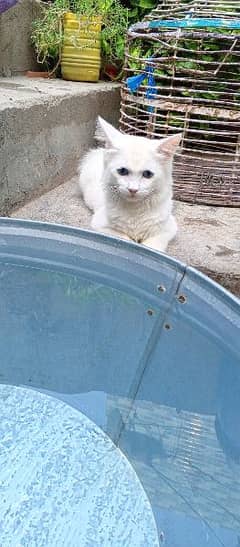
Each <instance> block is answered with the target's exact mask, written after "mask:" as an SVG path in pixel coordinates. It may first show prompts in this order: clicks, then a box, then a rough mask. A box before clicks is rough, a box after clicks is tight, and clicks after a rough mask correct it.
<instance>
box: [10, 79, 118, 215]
mask: <svg viewBox="0 0 240 547" xmlns="http://www.w3.org/2000/svg"><path fill="white" fill-rule="evenodd" d="M118 112H119V86H118V85H117V84H112V83H106V82H99V83H97V84H87V83H78V82H76V83H74V82H65V81H63V80H45V79H41V78H40V79H35V78H34V79H29V78H27V77H18V78H0V144H1V146H0V214H6V213H8V212H9V210H10V208H11V207H12V206H15V205H16V204H19V203H23V202H24V201H26V198H28V199H29V197H33V196H36V195H40V194H41V193H43V192H44V191H45V190H49V189H50V188H53V187H54V186H57V185H58V184H60V183H62V182H63V181H65V180H67V179H68V178H70V177H71V176H72V175H73V174H74V172H75V171H76V165H77V160H78V159H79V158H80V157H81V156H82V154H83V153H84V151H85V150H86V149H87V148H88V147H89V146H90V145H91V143H92V139H93V134H94V127H95V123H96V117H97V115H98V114H101V115H102V116H104V117H105V118H106V119H107V120H109V121H110V122H112V123H117V120H118Z"/></svg>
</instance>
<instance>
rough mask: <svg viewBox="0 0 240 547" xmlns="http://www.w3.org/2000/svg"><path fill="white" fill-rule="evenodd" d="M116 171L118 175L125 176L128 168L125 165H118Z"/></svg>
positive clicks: (127, 173)
mask: <svg viewBox="0 0 240 547" xmlns="http://www.w3.org/2000/svg"><path fill="white" fill-rule="evenodd" d="M117 172H118V174H119V175H121V177H126V176H127V175H129V170H128V169H127V168H126V167H119V169H117Z"/></svg>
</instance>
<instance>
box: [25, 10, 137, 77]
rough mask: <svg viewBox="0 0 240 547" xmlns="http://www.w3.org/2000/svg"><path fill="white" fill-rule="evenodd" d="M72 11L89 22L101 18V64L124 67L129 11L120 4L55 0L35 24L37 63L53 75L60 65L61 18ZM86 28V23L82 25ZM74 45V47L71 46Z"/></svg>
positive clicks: (34, 38) (34, 36) (34, 39)
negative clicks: (96, 16) (93, 18)
mask: <svg viewBox="0 0 240 547" xmlns="http://www.w3.org/2000/svg"><path fill="white" fill-rule="evenodd" d="M69 11H71V12H72V13H74V14H76V15H78V16H79V17H81V16H84V17H86V18H87V20H91V18H92V17H94V16H95V15H99V16H101V17H102V32H101V51H102V64H103V66H104V65H106V64H107V63H109V64H116V65H118V66H119V67H121V65H122V64H123V59H124V47H125V36H126V31H127V28H128V10H127V9H126V8H124V7H123V5H122V4H121V2H120V0H54V1H53V3H52V4H50V5H48V6H45V7H44V8H43V14H42V17H40V18H39V19H37V20H36V21H34V23H33V29H32V42H33V44H34V47H35V49H36V53H37V59H38V62H40V63H42V64H44V66H46V68H47V69H48V70H52V71H54V70H55V68H56V66H58V64H59V62H60V52H61V47H62V44H63V26H62V19H63V15H64V14H65V13H67V12H69ZM84 24H85V25H86V26H87V24H88V23H87V22H85V23H84ZM74 45H75V44H74Z"/></svg>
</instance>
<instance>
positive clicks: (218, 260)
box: [12, 178, 240, 296]
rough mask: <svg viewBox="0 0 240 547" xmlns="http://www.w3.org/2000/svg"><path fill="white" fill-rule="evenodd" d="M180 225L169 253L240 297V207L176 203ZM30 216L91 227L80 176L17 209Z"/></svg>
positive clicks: (31, 217)
mask: <svg viewBox="0 0 240 547" xmlns="http://www.w3.org/2000/svg"><path fill="white" fill-rule="evenodd" d="M175 214H176V217H177V220H178V224H179V233H178V235H177V238H176V240H175V241H174V242H173V243H172V244H171V245H170V247H169V254H170V255H172V256H174V257H176V258H178V259H179V260H181V261H182V262H184V263H186V264H188V265H190V266H194V267H196V268H197V269H199V270H201V271H202V272H203V273H205V274H207V275H209V277H211V278H212V279H214V280H215V281H217V282H218V283H220V284H222V285H223V286H224V287H225V288H227V289H228V290H230V291H232V292H233V293H234V294H236V295H238V296H240V210H239V209H230V208H223V207H219V208H216V207H207V206H198V205H194V206H191V205H188V204H186V203H179V202H176V203H175ZM12 216H13V217H15V218H28V219H32V220H40V221H47V222H56V223H60V224H61V223H63V224H69V225H72V226H79V227H83V228H88V227H89V222H90V213H89V211H88V209H86V207H85V206H84V204H83V202H82V201H81V199H80V197H79V195H78V192H77V182H76V178H74V179H72V180H71V181H69V182H67V183H65V184H63V185H61V186H59V187H58V188H56V189H54V190H52V191H51V192H48V193H47V194H45V195H44V196H42V197H41V198H39V199H37V200H35V201H33V202H31V203H29V204H27V205H26V206H25V207H23V208H21V209H18V210H16V211H14V213H13V214H12Z"/></svg>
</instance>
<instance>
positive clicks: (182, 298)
mask: <svg viewBox="0 0 240 547" xmlns="http://www.w3.org/2000/svg"><path fill="white" fill-rule="evenodd" d="M177 299H178V302H180V304H186V302H187V298H186V296H185V295H184V294H179V296H178V297H177Z"/></svg>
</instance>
